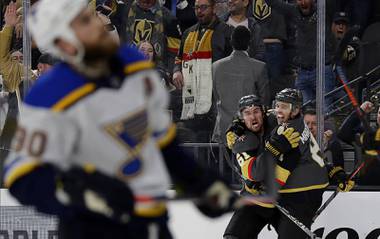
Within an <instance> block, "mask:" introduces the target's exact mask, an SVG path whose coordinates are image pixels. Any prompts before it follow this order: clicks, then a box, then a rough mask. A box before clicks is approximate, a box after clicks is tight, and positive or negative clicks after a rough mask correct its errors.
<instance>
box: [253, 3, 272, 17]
mask: <svg viewBox="0 0 380 239" xmlns="http://www.w3.org/2000/svg"><path fill="white" fill-rule="evenodd" d="M252 7H253V16H254V17H255V18H256V19H259V20H264V19H265V18H267V17H269V16H270V15H271V13H272V8H271V7H270V6H269V5H268V4H267V3H266V2H265V0H253V2H252Z"/></svg>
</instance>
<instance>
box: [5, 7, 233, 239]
mask: <svg viewBox="0 0 380 239" xmlns="http://www.w3.org/2000/svg"><path fill="white" fill-rule="evenodd" d="M28 21H29V24H30V31H31V33H32V35H33V38H34V40H35V41H36V43H37V45H38V47H39V48H40V49H41V50H42V49H43V50H44V51H47V52H50V53H51V54H53V55H54V56H56V57H61V58H63V59H64V62H63V63H60V64H58V65H56V66H55V67H53V68H52V69H51V70H49V71H48V72H46V74H44V75H42V76H41V77H40V79H39V80H38V81H37V83H36V84H35V85H34V86H33V87H32V89H31V91H30V92H29V94H28V95H27V96H26V98H25V102H24V104H23V117H21V119H20V120H19V122H18V124H19V128H18V131H17V133H16V136H15V138H14V140H13V152H12V153H11V154H10V155H9V157H8V158H7V162H6V169H5V184H6V186H7V187H9V190H10V192H11V194H12V195H13V196H14V197H16V198H17V199H18V200H19V201H20V203H22V204H24V205H32V206H35V207H36V209H37V210H39V211H41V212H44V213H49V214H54V215H56V216H58V217H59V219H60V223H59V237H60V238H70V239H73V238H91V239H92V238H116V239H118V238H128V239H137V238H138V239H141V238H143V239H144V238H159V239H169V238H172V236H171V234H170V232H169V229H168V227H167V208H166V204H165V201H164V200H162V199H165V193H166V191H167V190H168V189H169V186H170V183H171V181H170V176H171V177H172V179H173V181H174V183H176V186H178V187H179V189H180V190H181V191H185V192H188V193H191V195H195V196H197V197H200V199H199V200H197V206H198V207H199V209H200V210H201V211H202V212H203V213H205V214H206V215H208V216H218V215H221V214H222V213H224V212H226V211H228V210H229V209H231V207H232V205H233V204H234V202H235V199H236V197H235V194H233V193H232V192H231V191H230V190H229V188H228V187H227V186H226V184H225V183H223V182H222V181H221V180H218V179H217V178H216V177H214V176H213V174H212V173H210V172H207V173H206V172H205V171H204V170H203V169H201V168H200V167H198V166H197V165H196V164H195V163H194V161H193V160H191V159H190V158H189V157H187V156H186V155H185V154H184V153H183V152H182V151H181V150H180V149H179V148H178V146H177V141H176V137H175V136H176V129H175V126H174V125H173V124H172V123H171V121H170V119H169V115H168V114H167V111H166V110H165V108H166V106H167V101H168V96H167V94H166V91H165V89H164V88H163V86H162V85H161V84H160V80H159V77H158V74H157V72H156V71H154V70H153V69H152V67H153V66H152V63H151V62H149V61H147V60H146V59H145V58H144V57H143V56H142V55H140V53H138V52H137V50H135V49H132V48H129V47H125V46H124V47H123V46H122V47H120V48H119V46H118V44H117V43H116V41H115V39H114V38H113V37H112V36H111V35H110V34H109V32H108V31H107V30H106V28H105V27H104V25H103V24H102V22H101V20H100V19H99V18H98V17H97V16H96V15H95V13H94V12H92V11H91V10H90V9H89V8H88V7H87V0H75V1H73V0H60V1H56V0H41V1H39V2H38V3H36V5H35V6H33V8H32V10H31V12H30V15H29V18H28Z"/></svg>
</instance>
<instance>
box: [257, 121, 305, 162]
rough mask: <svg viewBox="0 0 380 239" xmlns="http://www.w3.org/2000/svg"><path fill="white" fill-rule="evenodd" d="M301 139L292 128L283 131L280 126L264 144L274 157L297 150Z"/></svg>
mask: <svg viewBox="0 0 380 239" xmlns="http://www.w3.org/2000/svg"><path fill="white" fill-rule="evenodd" d="M300 139H301V137H300V134H299V133H298V132H296V131H295V130H294V128H287V129H285V130H283V127H282V126H280V127H279V128H278V130H277V133H275V134H273V135H272V136H271V137H270V139H269V140H268V141H267V142H266V144H265V148H266V149H267V150H268V151H269V152H271V153H272V154H273V155H274V156H279V155H280V154H284V153H287V152H289V151H290V150H292V149H294V148H297V147H298V145H299V141H300Z"/></svg>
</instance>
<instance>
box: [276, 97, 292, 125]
mask: <svg viewBox="0 0 380 239" xmlns="http://www.w3.org/2000/svg"><path fill="white" fill-rule="evenodd" d="M275 112H276V118H277V123H278V124H282V123H286V122H287V121H288V120H289V119H290V116H291V113H292V105H291V104H290V103H286V102H281V101H277V102H276V106H275Z"/></svg>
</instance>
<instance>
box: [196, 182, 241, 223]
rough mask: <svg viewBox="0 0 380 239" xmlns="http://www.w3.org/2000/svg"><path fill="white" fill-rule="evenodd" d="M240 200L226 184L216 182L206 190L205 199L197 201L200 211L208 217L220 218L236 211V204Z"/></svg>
mask: <svg viewBox="0 0 380 239" xmlns="http://www.w3.org/2000/svg"><path fill="white" fill-rule="evenodd" d="M237 199H238V195H237V194H235V193H234V192H233V191H232V190H231V189H230V188H229V187H228V186H227V185H226V184H225V183H224V182H222V181H215V182H214V183H212V184H211V185H210V186H209V187H208V189H207V190H206V192H205V194H204V195H203V197H202V198H201V199H200V200H198V201H196V202H195V204H196V206H197V207H198V209H199V210H200V211H201V212H202V213H203V214H205V215H206V216H208V217H219V216H221V215H223V214H224V213H226V212H230V211H232V210H233V209H234V204H235V202H236V200H237Z"/></svg>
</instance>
